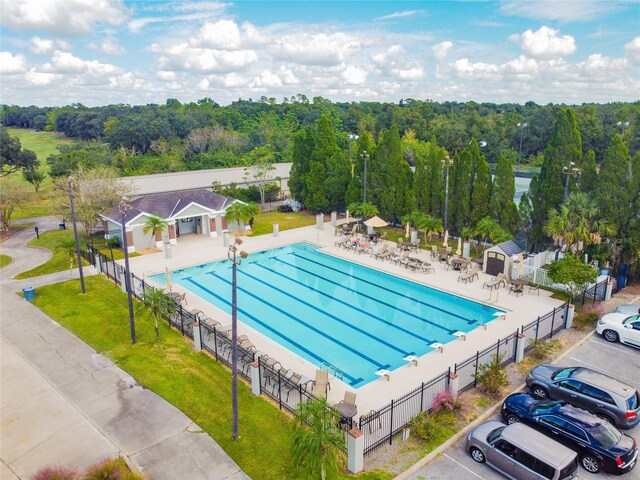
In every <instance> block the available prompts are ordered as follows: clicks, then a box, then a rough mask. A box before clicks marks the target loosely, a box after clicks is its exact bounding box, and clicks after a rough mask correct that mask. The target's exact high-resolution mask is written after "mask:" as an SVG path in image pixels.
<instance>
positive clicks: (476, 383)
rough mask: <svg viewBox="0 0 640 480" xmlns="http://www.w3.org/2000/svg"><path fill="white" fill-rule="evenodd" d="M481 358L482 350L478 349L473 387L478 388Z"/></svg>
mask: <svg viewBox="0 0 640 480" xmlns="http://www.w3.org/2000/svg"><path fill="white" fill-rule="evenodd" d="M479 359H480V351H479V350H478V351H476V373H475V374H474V375H473V388H476V387H477V386H478V367H479V365H478V362H479Z"/></svg>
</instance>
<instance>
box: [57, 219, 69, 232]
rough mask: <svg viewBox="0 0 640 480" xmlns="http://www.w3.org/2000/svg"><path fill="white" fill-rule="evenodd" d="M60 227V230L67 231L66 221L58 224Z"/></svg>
mask: <svg viewBox="0 0 640 480" xmlns="http://www.w3.org/2000/svg"><path fill="white" fill-rule="evenodd" d="M58 226H59V227H60V230H66V229H67V226H66V225H65V223H64V220H62V221H61V222H60V223H59V224H58Z"/></svg>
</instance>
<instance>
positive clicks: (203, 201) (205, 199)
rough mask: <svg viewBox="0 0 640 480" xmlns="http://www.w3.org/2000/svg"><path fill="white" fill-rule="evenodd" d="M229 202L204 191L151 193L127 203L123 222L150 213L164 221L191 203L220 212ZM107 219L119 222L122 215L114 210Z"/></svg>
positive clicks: (225, 198)
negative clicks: (127, 208) (128, 208)
mask: <svg viewBox="0 0 640 480" xmlns="http://www.w3.org/2000/svg"><path fill="white" fill-rule="evenodd" d="M231 202H232V200H231V199H230V198H228V197H225V196H224V195H220V194H218V193H214V192H211V191H209V190H206V189H197V190H181V191H177V192H165V193H152V194H149V195H143V196H140V197H137V198H134V199H133V200H131V201H130V202H129V205H130V206H131V209H130V210H129V211H127V214H126V216H125V222H128V221H129V220H131V219H132V218H135V217H137V216H138V215H140V214H141V213H150V214H152V215H156V216H158V217H160V218H165V219H166V218H171V217H172V216H174V215H176V214H177V213H178V212H180V211H181V210H183V209H184V208H186V207H187V206H188V205H189V204H191V203H197V204H199V205H202V206H203V207H207V208H210V209H211V210H215V211H221V210H223V209H224V208H225V206H227V205H229V204H230V203H231ZM107 217H109V218H111V219H112V220H118V221H120V219H121V218H122V214H121V213H120V211H119V210H118V209H117V208H115V209H113V210H111V212H109V214H108V215H107Z"/></svg>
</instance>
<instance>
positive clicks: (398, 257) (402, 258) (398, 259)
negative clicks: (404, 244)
mask: <svg viewBox="0 0 640 480" xmlns="http://www.w3.org/2000/svg"><path fill="white" fill-rule="evenodd" d="M408 258H409V252H408V251H403V252H402V253H399V254H395V255H393V256H392V258H391V262H392V263H394V262H395V263H397V264H399V265H400V264H403V262H406V261H407V259H408Z"/></svg>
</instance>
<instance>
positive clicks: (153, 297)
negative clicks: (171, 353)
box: [142, 288, 176, 338]
mask: <svg viewBox="0 0 640 480" xmlns="http://www.w3.org/2000/svg"><path fill="white" fill-rule="evenodd" d="M142 306H144V307H145V309H146V312H147V313H148V314H149V315H150V316H151V317H152V318H153V320H154V323H155V330H156V338H160V329H159V327H158V319H159V318H167V317H170V316H171V315H172V314H173V313H175V311H176V303H175V301H174V300H173V298H171V297H170V296H169V295H167V294H166V293H165V292H163V291H162V290H156V289H155V288H149V289H147V290H145V291H144V294H143V295H142Z"/></svg>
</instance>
